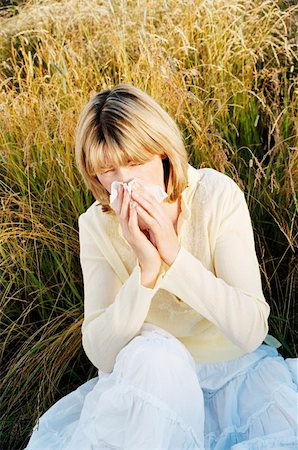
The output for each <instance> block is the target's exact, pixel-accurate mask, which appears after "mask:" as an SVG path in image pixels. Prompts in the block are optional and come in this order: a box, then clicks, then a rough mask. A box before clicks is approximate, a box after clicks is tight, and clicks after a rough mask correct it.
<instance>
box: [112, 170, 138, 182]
mask: <svg viewBox="0 0 298 450" xmlns="http://www.w3.org/2000/svg"><path fill="white" fill-rule="evenodd" d="M116 178H117V181H121V182H122V183H129V182H130V181H131V180H133V179H134V177H133V175H132V172H131V167H119V168H118V169H117V171H116Z"/></svg>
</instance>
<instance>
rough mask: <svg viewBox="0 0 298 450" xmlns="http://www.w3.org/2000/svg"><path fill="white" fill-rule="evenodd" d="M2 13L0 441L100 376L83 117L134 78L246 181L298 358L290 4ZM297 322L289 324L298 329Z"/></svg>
mask: <svg viewBox="0 0 298 450" xmlns="http://www.w3.org/2000/svg"><path fill="white" fill-rule="evenodd" d="M11 4H12V6H11V7H10V8H9V7H7V5H5V8H3V10H1V11H2V12H3V11H4V10H5V13H3V14H0V83H1V91H0V111H1V114H0V195H1V210H0V243H1V245H0V252H1V253H0V255H1V258H0V286H1V342H2V346H1V357H2V364H1V367H2V380H1V420H0V422H1V433H2V436H1V442H2V444H1V445H2V446H3V447H4V448H5V449H20V448H23V447H24V446H25V443H26V442H27V440H28V437H29V434H30V432H31V430H32V427H33V425H34V423H35V421H36V419H37V418H38V416H39V415H41V414H42V413H43V412H44V411H45V410H46V409H47V408H48V407H49V406H51V405H52V404H53V403H54V402H55V401H56V400H58V399H59V398H61V397H62V396H63V395H65V394H66V393H68V392H70V391H72V390H73V389H74V388H75V387H77V386H79V385H80V384H81V383H83V382H84V381H86V380H87V379H88V378H90V377H92V376H95V375H96V370H95V368H94V367H93V366H92V365H91V363H90V362H89V361H88V359H87V358H86V356H85V355H84V352H83V350H82V347H81V330H80V327H81V322H82V317H83V307H82V305H83V302H82V295H83V286H82V276H81V271H80V265H79V242H78V226H77V220H78V216H79V214H80V213H82V212H83V211H85V210H86V208H87V207H88V206H89V205H90V204H91V203H92V201H93V199H92V196H91V195H90V194H89V193H88V192H87V191H86V189H85V187H84V185H83V183H82V180H81V177H80V175H79V173H78V171H77V168H76V166H75V162H74V132H75V126H76V123H77V119H78V115H79V113H80V111H81V109H82V108H83V106H84V105H85V103H86V102H87V100H88V99H89V98H90V97H91V96H92V95H93V94H94V93H95V92H99V91H100V90H102V89H105V88H107V87H112V86H114V85H115V84H118V83H120V82H131V83H133V84H135V85H137V86H139V87H140V88H141V89H144V90H146V91H147V92H148V93H149V94H150V95H152V96H153V97H154V98H155V99H156V100H157V101H158V102H159V103H160V104H161V105H162V106H163V107H164V108H165V109H166V110H167V111H168V112H169V113H170V114H171V115H172V117H174V118H175V120H176V121H177V123H178V125H179V127H180V129H181V132H182V133H183V136H184V139H185V144H186V147H187V150H188V153H189V158H190V162H191V163H192V164H193V165H194V166H195V167H213V168H215V169H217V170H220V171H222V172H225V173H226V174H228V175H229V176H231V177H232V178H233V179H234V180H235V181H236V182H237V183H238V184H239V186H240V187H241V188H242V189H243V190H244V191H245V194H246V199H247V202H248V205H249V209H250V213H251V217H252V222H253V227H254V233H255V242H256V251H257V254H258V259H259V263H260V268H261V274H262V283H263V290H264V295H265V298H266V299H267V301H268V303H269V304H270V306H271V316H270V334H272V335H274V336H275V337H276V338H277V339H278V340H279V341H280V342H281V343H282V347H281V348H280V352H281V353H282V354H283V355H284V356H285V357H292V356H297V348H296V347H295V340H296V338H297V335H296V334H295V314H294V299H295V289H296V285H297V270H296V267H297V257H296V260H295V251H296V250H297V194H296V192H297V179H298V164H297V159H298V158H297V155H298V152H297V147H298V146H297V143H298V141H297V135H298V133H297V128H298V121H297V117H298V114H297V112H298V111H297V110H298V100H297V98H298V96H297V85H298V79H297V74H298V52H297V42H296V41H295V36H296V35H297V23H298V7H297V5H296V6H295V2H291V1H286V0H285V1H277V0H276V1H275V0H270V1H261V0H254V1H253V0H214V1H211V0H207V1H199V0H194V1H190V2H184V1H182V0H172V1H161V0H160V1H159V0H151V1H144V0H143V1H141V0H139V1H138V2H135V1H132V0H131V1H124V0H123V1H120V0H117V1H114V2H110V1H103V2H101V3H100V6H99V2H98V1H95V0H89V1H85V2H84V1H74V0H72V1H68V2H66V1H64V0H60V1H57V2H37V1H36V2H33V1H25V2H11ZM296 329H297V326H296Z"/></svg>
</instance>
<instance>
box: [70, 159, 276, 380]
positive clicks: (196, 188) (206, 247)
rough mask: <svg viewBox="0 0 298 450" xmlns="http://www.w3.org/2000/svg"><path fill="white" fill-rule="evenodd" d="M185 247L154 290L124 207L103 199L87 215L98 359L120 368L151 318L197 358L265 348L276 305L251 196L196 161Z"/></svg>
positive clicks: (88, 314) (82, 228) (182, 228)
mask: <svg viewBox="0 0 298 450" xmlns="http://www.w3.org/2000/svg"><path fill="white" fill-rule="evenodd" d="M177 234H178V239H179V242H180V244H181V248H180V251H179V253H178V254H177V257H176V259H175V261H174V262H173V263H172V265H171V266H168V265H167V264H165V263H164V262H163V263H162V265H161V269H160V272H159V275H158V277H157V279H156V282H155V285H154V286H153V288H147V287H145V286H143V285H142V284H141V272H140V267H139V263H138V260H137V258H136V256H135V254H134V252H133V250H132V249H131V247H130V245H129V243H128V242H127V241H126V240H125V238H124V237H123V234H122V229H121V226H120V224H119V222H118V219H117V217H116V215H115V214H108V213H104V212H102V210H101V206H100V204H99V202H97V201H95V202H94V203H93V204H92V205H91V206H90V207H89V208H88V209H87V211H86V212H85V213H83V214H81V215H80V217H79V238H80V262H81V268H82V273H83V282H84V321H83V325H82V342H83V348H84V350H85V353H86V354H87V356H88V358H89V359H90V361H91V362H92V363H93V364H94V365H95V366H96V367H97V368H98V369H99V371H102V372H112V370H113V367H114V365H115V361H116V358H117V354H118V353H119V352H120V350H121V349H122V348H123V347H124V346H125V345H126V344H127V343H128V342H129V341H130V340H131V339H133V338H134V337H135V336H136V335H138V334H139V333H140V331H141V328H142V325H143V323H144V322H148V323H153V324H156V325H157V326H159V327H161V328H164V329H165V330H167V331H168V332H170V333H172V334H173V335H174V336H175V337H177V339H179V340H180V341H181V342H182V343H183V344H184V345H185V346H186V348H187V349H188V350H189V352H190V353H191V355H192V356H193V358H194V359H195V361H197V362H202V363H204V362H219V361H226V360H230V359H234V358H237V357H239V356H242V355H244V354H245V353H248V352H251V351H253V350H255V349H256V348H257V347H258V346H259V345H260V344H261V343H262V341H263V340H264V338H265V337H266V335H267V332H268V322H267V319H268V316H269V305H268V304H267V302H266V300H265V298H264V295H263V291H262V283H261V276H260V269H259V264H258V260H257V256H256V251H255V243H254V235H253V229H252V223H251V218H250V214H249V210H248V206H247V203H246V200H245V195H244V193H243V191H242V190H241V189H240V187H239V186H238V185H237V184H236V182H234V181H233V180H232V179H231V178H230V177H228V176H227V175H225V174H223V173H222V172H219V171H217V170H215V169H212V168H201V169H195V168H194V167H192V166H191V165H190V164H189V165H188V186H187V187H186V188H185V189H184V191H183V192H182V196H181V213H180V216H179V219H178V224H177Z"/></svg>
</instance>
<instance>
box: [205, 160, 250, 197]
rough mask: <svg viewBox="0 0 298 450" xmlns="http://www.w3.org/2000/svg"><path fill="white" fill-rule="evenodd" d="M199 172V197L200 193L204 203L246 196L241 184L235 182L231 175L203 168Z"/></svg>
mask: <svg viewBox="0 0 298 450" xmlns="http://www.w3.org/2000/svg"><path fill="white" fill-rule="evenodd" d="M197 171H198V183H197V195H199V193H200V196H201V199H202V200H203V201H204V202H211V203H212V202H218V201H221V202H222V201H224V200H225V199H227V200H229V199H231V198H233V197H234V196H242V195H244V192H243V190H242V187H240V183H238V182H236V181H234V180H233V179H232V178H231V177H230V176H229V175H226V174H225V173H223V172H220V171H218V170H216V169H213V168H211V167H203V168H200V169H197Z"/></svg>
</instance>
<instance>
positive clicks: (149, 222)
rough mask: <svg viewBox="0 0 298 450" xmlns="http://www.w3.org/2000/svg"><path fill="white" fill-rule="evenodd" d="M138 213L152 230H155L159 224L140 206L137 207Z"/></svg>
mask: <svg viewBox="0 0 298 450" xmlns="http://www.w3.org/2000/svg"><path fill="white" fill-rule="evenodd" d="M136 212H137V214H138V215H139V216H140V217H141V218H142V219H143V220H144V222H145V224H146V225H147V226H148V228H150V229H151V230H153V229H154V228H155V226H156V225H157V224H158V221H157V220H156V219H155V218H154V217H152V216H151V215H150V214H149V213H148V212H147V211H146V210H145V209H144V208H143V207H142V206H141V205H140V204H138V205H137V207H136Z"/></svg>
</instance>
